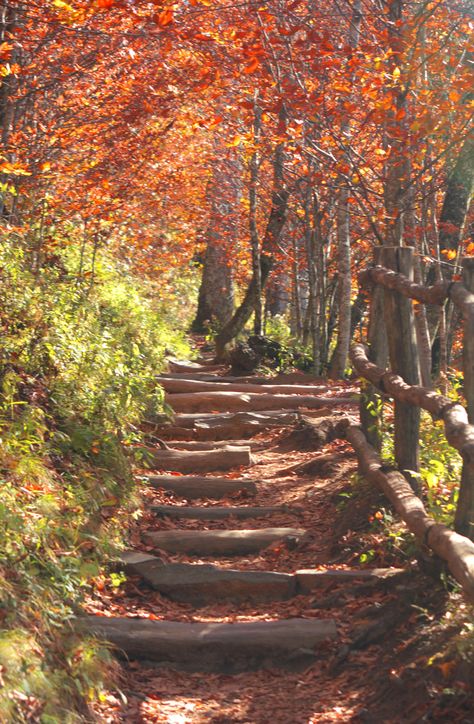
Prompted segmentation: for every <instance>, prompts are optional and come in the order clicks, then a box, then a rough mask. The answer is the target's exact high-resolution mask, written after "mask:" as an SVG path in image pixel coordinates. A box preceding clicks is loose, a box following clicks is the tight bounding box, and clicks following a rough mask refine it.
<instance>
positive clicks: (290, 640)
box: [81, 616, 337, 674]
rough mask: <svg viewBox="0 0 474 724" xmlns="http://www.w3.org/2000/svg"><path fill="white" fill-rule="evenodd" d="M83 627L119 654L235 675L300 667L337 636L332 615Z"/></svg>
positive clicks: (92, 622)
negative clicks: (236, 621)
mask: <svg viewBox="0 0 474 724" xmlns="http://www.w3.org/2000/svg"><path fill="white" fill-rule="evenodd" d="M81 625H82V628H83V630H85V631H87V632H88V633H89V634H92V635H94V636H97V637H99V638H101V639H105V640H106V641H108V642H109V643H110V644H112V645H113V646H115V647H116V649H117V653H118V655H120V656H122V657H123V656H125V657H127V658H129V659H138V660H141V661H150V662H154V664H155V665H159V666H166V667H170V668H175V669H180V670H184V671H203V672H206V671H207V672H218V673H224V674H235V673H238V672H241V671H252V670H255V669H258V668H274V667H276V666H277V667H281V668H289V669H293V670H298V669H301V668H305V667H307V666H308V665H310V664H311V663H312V662H313V661H315V660H316V659H317V658H318V649H320V651H319V656H320V655H321V648H322V652H323V653H324V652H325V653H326V655H327V645H328V643H329V642H330V641H335V640H336V639H337V629H336V623H335V621H333V620H332V619H319V620H317V619H302V618H291V619H286V620H280V621H251V622H248V623H247V622H244V623H181V622H175V621H151V620H150V619H140V618H125V617H124V618H116V617H110V618H109V617H105V616H84V617H83V618H82V619H81Z"/></svg>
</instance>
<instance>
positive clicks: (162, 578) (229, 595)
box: [120, 551, 296, 606]
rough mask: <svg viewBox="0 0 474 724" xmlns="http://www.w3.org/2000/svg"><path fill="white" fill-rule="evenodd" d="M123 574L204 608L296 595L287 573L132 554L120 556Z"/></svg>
mask: <svg viewBox="0 0 474 724" xmlns="http://www.w3.org/2000/svg"><path fill="white" fill-rule="evenodd" d="M120 563H121V568H122V570H123V571H125V573H129V574H136V575H139V576H141V577H142V578H143V579H144V580H145V581H146V582H147V583H148V584H149V585H150V586H151V587H152V588H154V589H155V590H156V591H159V592H160V593H161V594H162V595H164V596H166V597H167V598H170V599H171V600H173V601H180V602H181V603H192V604H194V605H196V606H203V605H206V604H207V603H213V602H214V601H216V602H217V601H233V602H235V603H238V602H241V601H254V602H264V601H284V600H287V599H288V598H291V597H292V596H294V595H295V589H296V579H295V577H294V576H293V575H291V574H289V573H273V572H270V571H239V570H236V569H227V568H220V567H219V566H214V565H209V564H190V563H164V562H163V561H162V560H161V559H160V558H156V557H155V556H151V555H148V554H146V553H139V552H134V551H125V552H124V553H122V555H121V561H120Z"/></svg>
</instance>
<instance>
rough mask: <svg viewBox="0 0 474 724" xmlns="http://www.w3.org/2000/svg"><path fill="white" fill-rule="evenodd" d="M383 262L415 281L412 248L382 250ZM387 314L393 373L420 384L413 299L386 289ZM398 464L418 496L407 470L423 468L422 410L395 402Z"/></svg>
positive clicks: (417, 490) (389, 247) (396, 458)
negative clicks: (421, 443)
mask: <svg viewBox="0 0 474 724" xmlns="http://www.w3.org/2000/svg"><path fill="white" fill-rule="evenodd" d="M380 259H381V263H382V265H383V266H385V267H387V268H388V269H393V271H396V272H399V273H401V274H404V275H405V276H406V277H408V279H410V280H411V281H413V270H414V262H413V249H412V248H411V247H407V246H404V247H402V246H385V247H382V248H381V256H380ZM384 312H385V315H384V316H385V324H386V329H387V339H388V350H389V356H390V366H391V369H392V372H395V373H396V374H399V375H401V376H402V377H403V379H404V380H405V382H407V383H408V384H409V385H419V384H420V366H419V359H418V348H417V344H416V329H415V318H414V313H413V303H412V300H411V299H407V298H405V297H402V295H401V294H398V292H392V291H389V290H387V289H385V290H384ZM394 404H395V461H396V463H397V466H398V468H399V470H401V472H403V474H404V475H405V477H406V478H407V480H408V481H409V483H410V485H411V487H412V488H413V490H414V491H415V492H416V493H419V491H420V483H419V480H418V479H417V478H416V477H415V476H413V475H410V473H409V472H407V471H410V470H412V471H414V472H418V470H419V466H420V456H419V435H420V409H419V408H418V407H413V406H411V405H407V404H406V403H403V402H397V401H396V400H395V402H394Z"/></svg>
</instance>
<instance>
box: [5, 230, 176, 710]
mask: <svg viewBox="0 0 474 724" xmlns="http://www.w3.org/2000/svg"><path fill="white" fill-rule="evenodd" d="M23 242H24V240H22V239H20V238H12V237H11V236H10V237H7V238H5V239H4V240H3V241H2V242H0V282H1V284H2V303H1V307H0V326H1V334H2V341H1V346H0V482H1V488H0V550H1V551H2V557H1V562H0V627H1V629H0V721H5V722H6V721H8V722H9V721H12V722H27V721H28V722H31V721H38V722H42V723H44V724H49V723H52V722H61V723H66V724H67V723H68V722H76V721H87V720H89V708H88V702H90V701H91V700H93V699H94V698H95V697H97V696H100V695H101V694H100V692H101V690H102V687H103V682H104V678H105V677H107V674H108V672H109V671H110V670H111V667H112V663H111V658H110V657H109V655H108V652H107V650H105V649H100V648H99V647H98V646H97V645H96V643H94V641H93V640H91V639H89V638H88V637H87V635H85V634H84V633H81V631H80V630H79V629H78V627H77V624H76V619H75V616H76V614H77V613H78V611H79V607H80V603H81V599H82V597H83V595H84V593H85V592H86V591H87V589H88V586H89V585H90V583H91V581H92V580H93V579H94V577H96V576H98V575H99V573H100V571H101V567H102V565H103V563H104V561H105V560H106V559H107V556H108V555H109V554H110V552H111V551H112V549H113V548H114V547H116V546H119V545H120V540H121V536H122V534H123V527H124V521H125V524H126V519H127V511H129V512H130V511H131V509H132V506H131V501H132V500H133V482H132V477H131V471H130V464H129V460H128V458H127V456H126V455H125V454H124V447H125V448H126V445H127V443H132V442H136V441H137V440H139V439H140V434H139V427H138V424H139V422H140V420H141V419H142V418H143V417H144V416H145V415H147V414H149V413H153V412H154V411H159V410H161V409H162V402H163V398H162V390H161V388H160V387H159V385H158V384H157V381H156V374H157V372H159V371H160V369H161V368H162V366H163V360H164V355H165V352H168V353H172V354H183V353H184V354H185V353H188V352H189V350H188V349H187V345H186V343H185V342H184V338H183V337H182V335H181V333H180V332H176V331H174V329H175V325H176V317H177V316H179V315H178V314H177V313H176V308H175V307H174V306H173V300H172V299H167V300H166V303H167V307H166V308H165V306H164V304H163V301H162V300H160V290H159V288H158V287H157V286H156V285H153V284H152V283H150V282H145V281H143V280H140V281H139V280H138V279H137V278H135V277H134V276H133V275H132V273H131V272H130V270H129V269H128V268H127V267H126V265H124V264H122V263H119V262H117V261H114V260H113V259H112V257H111V256H109V255H108V254H107V253H106V252H105V251H102V252H100V253H97V250H96V251H95V252H94V251H93V250H92V248H91V247H89V246H87V245H86V247H84V248H83V249H82V256H81V259H80V264H79V255H78V254H77V253H76V252H75V251H74V250H69V251H65V252H62V253H55V254H54V255H51V256H50V257H49V258H46V259H44V260H43V263H42V264H41V266H40V268H38V265H36V266H35V265H34V264H32V263H31V255H29V253H28V248H27V244H26V243H23ZM84 256H86V257H88V258H90V259H93V265H94V266H93V268H88V267H87V264H86V262H85V261H84ZM79 266H80V274H78V273H77V269H78V267H79ZM119 517H120V524H119Z"/></svg>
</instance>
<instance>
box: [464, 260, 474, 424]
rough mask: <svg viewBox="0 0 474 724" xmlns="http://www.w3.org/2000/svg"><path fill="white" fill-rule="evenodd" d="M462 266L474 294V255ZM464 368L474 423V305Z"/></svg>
mask: <svg viewBox="0 0 474 724" xmlns="http://www.w3.org/2000/svg"><path fill="white" fill-rule="evenodd" d="M462 267H463V275H462V276H463V284H464V286H465V287H466V289H467V290H468V291H470V292H472V293H473V294H474V257H472V256H466V257H464V259H463V260H462ZM463 370H464V396H465V398H466V403H467V414H468V416H469V422H470V423H471V425H474V305H472V309H471V312H470V313H468V314H467V315H466V318H465V320H464V340H463Z"/></svg>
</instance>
